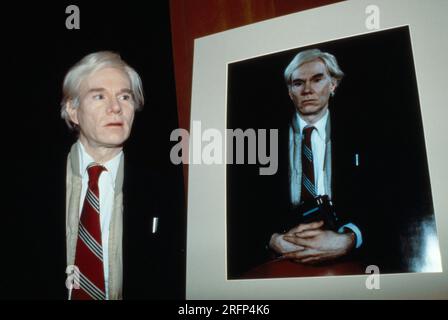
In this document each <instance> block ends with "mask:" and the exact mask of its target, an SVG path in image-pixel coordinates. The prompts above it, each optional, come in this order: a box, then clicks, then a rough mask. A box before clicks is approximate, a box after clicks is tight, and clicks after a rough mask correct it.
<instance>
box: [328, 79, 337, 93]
mask: <svg viewBox="0 0 448 320" xmlns="http://www.w3.org/2000/svg"><path fill="white" fill-rule="evenodd" d="M337 87H338V80H336V79H335V78H331V84H330V91H331V94H332V95H334V92H335V91H336V88H337Z"/></svg>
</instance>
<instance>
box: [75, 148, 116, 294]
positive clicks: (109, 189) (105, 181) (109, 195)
mask: <svg viewBox="0 0 448 320" xmlns="http://www.w3.org/2000/svg"><path fill="white" fill-rule="evenodd" d="M78 144H79V148H78V150H79V166H80V168H79V169H80V171H79V172H80V173H81V177H82V188H81V198H80V200H79V201H80V203H79V215H80V216H81V212H82V206H83V204H84V198H85V196H86V193H87V185H88V181H89V174H88V173H87V167H88V166H89V164H91V163H92V162H95V160H93V158H92V157H91V156H90V155H89V154H88V153H87V152H86V150H85V148H84V146H83V145H82V143H81V141H78ZM122 156H123V151H121V152H120V153H119V154H117V155H116V156H115V157H114V158H113V159H111V160H109V161H108V162H106V163H104V164H102V165H103V166H104V167H105V168H106V169H107V171H103V172H102V173H101V175H100V178H99V181H98V189H99V193H100V226H101V242H102V246H103V268H104V281H105V290H106V299H109V293H108V291H109V290H108V288H109V285H108V280H109V226H110V220H111V217H112V211H113V205H114V196H115V179H116V178H117V172H118V166H119V164H120V160H121V157H122Z"/></svg>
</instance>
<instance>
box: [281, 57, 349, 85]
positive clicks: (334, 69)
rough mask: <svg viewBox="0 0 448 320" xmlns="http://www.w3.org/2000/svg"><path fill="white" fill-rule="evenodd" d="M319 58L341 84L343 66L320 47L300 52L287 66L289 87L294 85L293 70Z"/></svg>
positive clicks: (286, 73)
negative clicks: (340, 66)
mask: <svg viewBox="0 0 448 320" xmlns="http://www.w3.org/2000/svg"><path fill="white" fill-rule="evenodd" d="M317 59H319V60H321V61H322V62H323V63H324V64H325V66H326V67H327V70H328V73H329V74H330V76H331V77H332V78H334V79H335V80H336V81H337V84H339V82H340V81H341V80H342V78H343V77H344V72H342V70H341V68H339V65H338V62H337V61H336V58H335V56H334V55H332V54H331V53H328V52H322V51H320V50H319V49H310V50H305V51H302V52H299V53H298V54H297V55H296V56H295V57H294V58H293V59H292V60H291V62H290V63H289V65H288V66H287V67H286V69H285V72H284V78H285V82H286V85H287V86H288V89H290V88H291V85H292V82H291V81H292V79H291V77H292V74H293V72H294V71H295V70H296V69H297V68H299V67H300V66H301V65H303V64H305V63H307V62H311V61H314V60H317Z"/></svg>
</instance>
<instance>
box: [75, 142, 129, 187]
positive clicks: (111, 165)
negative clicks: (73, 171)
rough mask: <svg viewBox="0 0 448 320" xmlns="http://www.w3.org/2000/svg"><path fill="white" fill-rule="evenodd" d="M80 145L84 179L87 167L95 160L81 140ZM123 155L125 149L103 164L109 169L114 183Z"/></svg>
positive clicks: (81, 168)
mask: <svg viewBox="0 0 448 320" xmlns="http://www.w3.org/2000/svg"><path fill="white" fill-rule="evenodd" d="M78 145H79V148H78V150H79V169H80V173H81V177H82V178H83V179H84V178H85V177H86V176H87V175H88V173H87V167H88V166H89V164H91V163H92V162H95V160H93V158H92V157H91V156H90V155H89V154H88V153H87V151H86V149H85V148H84V146H83V144H82V142H81V141H79V140H78ZM122 155H123V151H120V152H119V153H118V154H117V155H116V156H115V157H113V158H112V159H110V160H109V161H107V162H106V163H104V164H103V166H104V167H105V168H106V169H107V172H108V173H109V174H110V176H111V178H112V183H113V184H114V185H115V179H116V178H117V173H118V166H119V164H120V159H121V156H122Z"/></svg>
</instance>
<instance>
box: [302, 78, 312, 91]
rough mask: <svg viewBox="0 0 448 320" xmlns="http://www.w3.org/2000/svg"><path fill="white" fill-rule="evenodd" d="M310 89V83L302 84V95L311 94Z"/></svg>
mask: <svg viewBox="0 0 448 320" xmlns="http://www.w3.org/2000/svg"><path fill="white" fill-rule="evenodd" d="M311 91H312V89H311V83H310V82H309V81H306V82H305V83H304V84H303V90H302V94H309V93H311Z"/></svg>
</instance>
